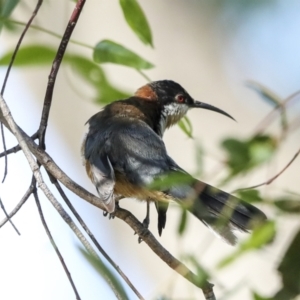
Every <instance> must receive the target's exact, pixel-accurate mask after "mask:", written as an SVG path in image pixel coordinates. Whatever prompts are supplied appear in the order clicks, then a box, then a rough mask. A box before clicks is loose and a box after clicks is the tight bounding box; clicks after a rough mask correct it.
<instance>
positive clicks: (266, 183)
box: [232, 149, 300, 193]
mask: <svg viewBox="0 0 300 300" xmlns="http://www.w3.org/2000/svg"><path fill="white" fill-rule="evenodd" d="M299 154H300V149H299V150H298V151H297V152H296V153H295V155H294V156H293V158H292V159H291V160H290V161H289V162H288V164H287V165H286V166H285V167H284V168H283V169H282V170H281V171H280V172H279V173H277V174H276V175H275V176H273V177H272V178H270V179H269V180H267V181H265V182H263V183H260V184H257V185H253V186H250V187H247V188H242V189H237V190H234V191H233V192H232V193H235V192H239V191H244V190H250V189H256V188H258V187H261V186H263V185H269V184H271V183H272V182H273V181H274V180H275V179H277V178H278V177H279V176H280V175H281V174H282V173H283V172H284V171H285V170H286V169H287V168H288V167H289V166H290V165H291V164H292V163H293V162H294V160H295V159H296V158H297V157H298V155H299Z"/></svg>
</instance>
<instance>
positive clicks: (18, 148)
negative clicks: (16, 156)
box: [0, 123, 38, 158]
mask: <svg viewBox="0 0 300 300" xmlns="http://www.w3.org/2000/svg"><path fill="white" fill-rule="evenodd" d="M1 124H2V123H1ZM37 137H38V135H37V133H35V134H33V135H32V136H31V138H32V140H33V141H34V140H35V139H37ZM20 150H21V147H20V145H17V146H14V147H12V148H10V149H8V150H6V154H5V151H3V152H1V153H0V158H1V157H3V156H6V155H9V154H12V153H17V152H19V151H20Z"/></svg>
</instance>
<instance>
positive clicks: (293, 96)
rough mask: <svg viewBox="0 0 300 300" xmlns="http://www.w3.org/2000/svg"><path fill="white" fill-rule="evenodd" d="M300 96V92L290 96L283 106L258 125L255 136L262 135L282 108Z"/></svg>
mask: <svg viewBox="0 0 300 300" xmlns="http://www.w3.org/2000/svg"><path fill="white" fill-rule="evenodd" d="M299 94H300V91H297V92H295V93H293V94H292V95H290V96H288V97H287V98H286V99H285V100H284V101H283V102H282V103H281V105H277V106H276V107H275V108H274V109H273V110H272V111H271V112H270V113H269V114H267V116H265V117H264V118H263V120H262V121H260V123H259V124H258V125H256V128H255V129H254V132H255V133H254V135H258V134H260V133H261V132H262V131H263V130H264V129H265V128H266V127H267V126H268V125H269V124H270V123H271V122H272V121H273V119H274V117H275V113H276V112H277V110H278V109H281V108H282V107H285V106H286V105H287V104H288V102H290V101H291V100H293V99H294V98H295V97H296V96H298V95H299Z"/></svg>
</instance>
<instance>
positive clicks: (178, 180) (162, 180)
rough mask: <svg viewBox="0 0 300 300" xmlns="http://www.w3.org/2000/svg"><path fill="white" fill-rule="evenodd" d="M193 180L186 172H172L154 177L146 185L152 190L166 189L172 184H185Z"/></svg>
mask: <svg viewBox="0 0 300 300" xmlns="http://www.w3.org/2000/svg"><path fill="white" fill-rule="evenodd" d="M194 181H195V179H194V178H193V177H192V176H191V175H189V174H187V173H182V172H172V173H169V174H167V175H163V176H160V177H158V178H156V179H155V180H154V181H153V182H151V183H150V184H149V185H148V188H149V189H152V190H167V189H168V188H170V187H172V186H174V185H185V184H190V183H192V182H194Z"/></svg>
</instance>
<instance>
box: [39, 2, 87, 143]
mask: <svg viewBox="0 0 300 300" xmlns="http://www.w3.org/2000/svg"><path fill="white" fill-rule="evenodd" d="M84 4H85V0H78V1H77V3H76V6H75V8H74V10H73V13H72V15H71V18H70V20H69V22H68V25H67V28H66V30H65V33H64V35H63V37H62V40H61V42H60V45H59V47H58V50H57V53H56V56H55V58H54V61H53V64H52V68H51V71H50V75H49V78H48V85H47V90H46V94H45V99H44V106H43V111H42V116H41V122H40V126H39V129H38V133H39V142H40V147H41V148H43V149H45V147H46V146H45V134H46V129H47V124H48V119H49V113H50V108H51V103H52V97H53V90H54V85H55V81H56V76H57V73H58V70H59V67H60V64H61V62H62V59H63V57H64V54H65V51H66V49H67V45H68V43H69V40H70V37H71V35H72V32H73V30H74V28H75V26H76V24H77V21H78V18H79V16H80V13H81V11H82V9H83V6H84Z"/></svg>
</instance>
